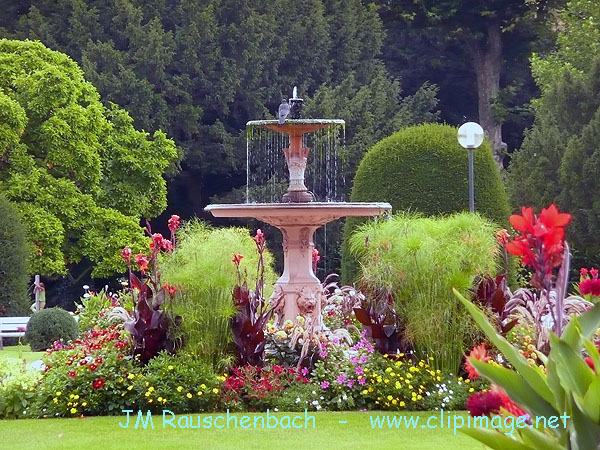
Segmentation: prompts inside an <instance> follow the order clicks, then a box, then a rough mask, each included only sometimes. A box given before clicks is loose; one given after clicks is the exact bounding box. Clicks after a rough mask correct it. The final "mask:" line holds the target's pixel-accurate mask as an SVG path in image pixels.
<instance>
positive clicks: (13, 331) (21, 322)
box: [0, 317, 30, 350]
mask: <svg viewBox="0 0 600 450" xmlns="http://www.w3.org/2000/svg"><path fill="white" fill-rule="evenodd" d="M29 319H30V317H0V350H3V349H4V343H3V342H2V338H4V337H23V336H25V329H26V328H27V324H28V323H29Z"/></svg>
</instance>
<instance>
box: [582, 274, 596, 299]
mask: <svg viewBox="0 0 600 450" xmlns="http://www.w3.org/2000/svg"><path fill="white" fill-rule="evenodd" d="M579 292H581V294H582V295H588V294H591V295H593V296H594V297H599V296H600V280H599V279H597V278H586V279H585V280H581V282H580V283H579Z"/></svg>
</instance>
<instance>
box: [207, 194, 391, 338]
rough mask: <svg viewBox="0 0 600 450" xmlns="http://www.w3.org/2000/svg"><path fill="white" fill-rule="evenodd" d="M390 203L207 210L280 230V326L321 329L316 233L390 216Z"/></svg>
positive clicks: (221, 206) (216, 207) (277, 287)
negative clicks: (337, 223)
mask: <svg viewBox="0 0 600 450" xmlns="http://www.w3.org/2000/svg"><path fill="white" fill-rule="evenodd" d="M391 209H392V206H391V205H390V204H389V203H376V202H374V203H350V202H340V203H338V202H335V203H334V202H311V203H242V204H217V205H209V206H207V207H206V208H205V210H206V211H208V212H210V213H211V214H212V215H213V216H215V217H230V218H234V217H235V218H253V219H257V220H260V221H262V222H265V223H268V224H269V225H273V226H274V227H277V228H278V229H279V230H280V231H281V234H282V235H283V253H284V270H283V274H282V275H281V277H280V278H279V279H278V280H277V282H276V283H275V289H274V292H273V295H272V297H271V302H272V304H274V305H275V304H276V305H278V306H277V311H276V312H277V318H278V319H277V320H278V322H279V324H281V323H282V322H283V321H285V320H287V319H290V320H295V318H296V316H298V315H302V316H304V317H305V318H312V323H313V324H314V326H315V327H317V328H320V327H322V317H321V304H322V300H323V298H322V297H323V289H322V286H321V282H320V280H319V279H318V278H317V277H316V275H315V274H314V272H313V264H312V254H313V249H314V242H313V236H314V233H315V231H316V230H317V229H318V228H320V227H321V226H323V225H325V224H326V223H329V222H332V221H334V220H337V219H340V218H342V217H374V216H380V215H383V214H387V213H389V212H390V211H391Z"/></svg>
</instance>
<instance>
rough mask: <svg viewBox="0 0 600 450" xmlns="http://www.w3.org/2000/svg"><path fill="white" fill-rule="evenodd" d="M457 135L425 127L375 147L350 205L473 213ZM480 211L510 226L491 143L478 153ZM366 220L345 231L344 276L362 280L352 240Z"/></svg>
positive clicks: (445, 127)
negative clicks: (379, 204) (351, 248)
mask: <svg viewBox="0 0 600 450" xmlns="http://www.w3.org/2000/svg"><path fill="white" fill-rule="evenodd" d="M456 136H457V129H456V128H454V127H451V126H449V125H440V124H424V125H419V126H414V127H409V128H405V129H403V130H400V131H398V132H397V133H394V134H393V135H391V136H389V137H387V138H385V139H383V140H381V141H379V142H378V143H377V144H375V145H374V146H373V147H372V148H371V149H370V150H369V151H368V152H367V154H366V155H365V156H364V158H363V159H362V160H361V162H360V165H359V166H358V169H357V171H356V176H355V177H354V185H353V187H352V194H351V196H350V199H351V201H354V202H364V201H367V202H372V201H385V202H389V203H390V204H391V205H392V208H393V210H394V211H398V212H400V211H411V212H419V213H422V214H424V215H428V216H429V215H438V214H449V213H453V212H458V211H464V210H467V209H468V205H469V195H468V155H467V151H466V150H465V149H464V148H462V147H461V146H460V145H459V144H458V141H457V138H456ZM474 169H475V208H476V209H477V211H478V212H479V213H481V214H482V215H483V216H484V217H487V218H489V219H491V220H493V221H495V222H496V223H498V224H501V225H505V224H507V222H508V215H509V212H510V210H509V205H508V197H507V195H506V192H505V190H504V186H503V183H502V179H501V177H500V173H499V171H498V169H497V167H496V164H495V162H494V158H493V156H492V152H491V149H490V146H489V143H488V142H487V141H484V143H483V144H482V145H481V147H479V148H478V149H477V150H475V154H474ZM362 221H363V219H352V218H350V219H347V220H346V224H345V226H344V243H343V251H342V275H343V276H344V281H345V282H349V281H350V280H353V279H354V278H355V276H356V275H357V274H358V266H357V264H356V260H355V258H353V257H352V255H351V254H350V252H349V248H348V241H349V238H350V235H351V234H352V232H353V231H354V229H355V228H356V226H357V225H358V224H359V223H361V222H362Z"/></svg>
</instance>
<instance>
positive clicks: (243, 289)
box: [231, 229, 276, 366]
mask: <svg viewBox="0 0 600 450" xmlns="http://www.w3.org/2000/svg"><path fill="white" fill-rule="evenodd" d="M254 242H255V243H256V249H257V251H258V265H257V270H256V286H255V288H254V290H251V289H250V288H248V282H247V273H246V272H244V273H243V274H242V272H241V270H240V261H241V260H242V258H243V255H239V254H235V255H234V256H233V258H232V262H233V264H234V265H235V268H236V270H237V278H238V284H237V285H236V286H235V287H234V289H233V302H234V304H235V307H236V313H235V314H234V315H233V317H232V318H231V331H232V333H233V344H234V346H235V355H236V360H237V364H238V365H242V366H243V365H251V366H263V365H264V349H265V345H266V343H267V341H266V338H265V332H264V329H265V326H266V324H267V322H268V321H269V320H270V319H271V317H272V315H273V313H274V311H275V309H276V308H275V307H271V306H269V305H268V302H266V301H265V298H264V294H263V288H264V283H265V282H264V271H265V267H264V259H263V253H264V251H265V249H266V242H265V237H264V234H263V233H262V231H261V230H260V229H258V230H257V232H256V235H255V236H254ZM275 306H276V305H275Z"/></svg>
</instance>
